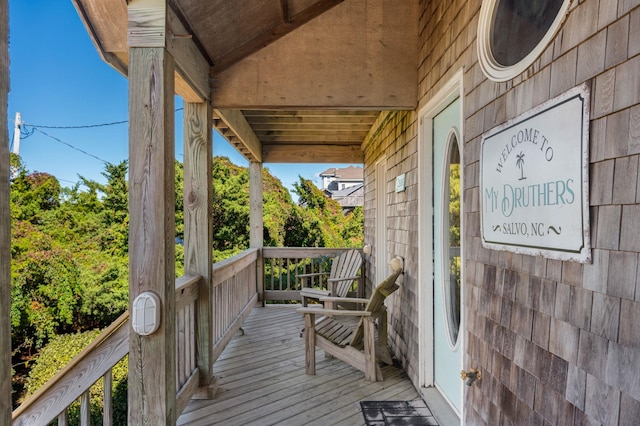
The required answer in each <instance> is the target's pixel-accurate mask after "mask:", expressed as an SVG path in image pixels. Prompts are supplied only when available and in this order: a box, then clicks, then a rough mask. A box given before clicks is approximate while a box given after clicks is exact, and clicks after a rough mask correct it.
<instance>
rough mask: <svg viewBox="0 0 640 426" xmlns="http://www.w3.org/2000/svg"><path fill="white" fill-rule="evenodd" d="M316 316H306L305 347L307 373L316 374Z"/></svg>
mask: <svg viewBox="0 0 640 426" xmlns="http://www.w3.org/2000/svg"><path fill="white" fill-rule="evenodd" d="M315 323H316V315H315V314H304V347H305V368H306V373H307V374H310V375H315V374H316V329H315Z"/></svg>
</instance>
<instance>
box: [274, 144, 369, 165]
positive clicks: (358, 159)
mask: <svg viewBox="0 0 640 426" xmlns="http://www.w3.org/2000/svg"><path fill="white" fill-rule="evenodd" d="M262 161H264V162H265V163H363V162H364V154H363V152H362V150H361V149H360V145H320V144H318V145H313V144H308V145H264V146H263V148H262Z"/></svg>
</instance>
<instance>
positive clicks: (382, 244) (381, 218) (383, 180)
mask: <svg viewBox="0 0 640 426" xmlns="http://www.w3.org/2000/svg"><path fill="white" fill-rule="evenodd" d="M375 176H376V184H375V188H376V246H375V247H374V249H375V254H376V275H375V280H374V281H373V282H374V284H372V285H375V283H377V282H380V280H382V279H383V278H384V277H386V276H387V269H388V263H389V260H390V259H388V254H387V252H388V244H387V156H386V155H383V156H382V157H380V158H379V159H378V161H376V170H375Z"/></svg>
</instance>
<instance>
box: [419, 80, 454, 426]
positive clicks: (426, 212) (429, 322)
mask: <svg viewBox="0 0 640 426" xmlns="http://www.w3.org/2000/svg"><path fill="white" fill-rule="evenodd" d="M463 78H464V69H462V68H461V69H460V70H458V71H457V72H456V73H455V74H454V75H453V77H452V78H450V79H449V81H448V82H447V83H446V84H445V85H444V86H443V87H442V88H441V89H440V90H439V91H438V92H437V93H436V95H435V96H434V97H432V98H431V99H430V100H429V101H428V102H427V103H426V105H425V106H423V107H422V108H420V110H419V111H418V165H419V167H418V193H419V194H420V195H419V197H418V203H419V205H418V218H419V220H418V247H419V250H418V252H419V254H418V256H419V262H418V277H419V282H418V321H419V326H418V335H419V342H418V357H419V363H418V378H419V385H420V388H427V387H433V386H434V385H435V381H434V370H433V364H434V355H433V350H434V336H433V303H434V295H433V280H434V265H433V262H434V252H433V251H434V241H433V220H434V210H433V209H434V206H433V204H434V202H433V201H434V200H433V181H432V179H433V178H432V176H433V118H434V117H435V116H436V115H438V114H439V113H440V112H441V111H443V110H444V109H445V108H446V107H447V106H448V105H449V104H450V103H451V102H453V101H454V100H455V99H456V98H459V99H460V128H459V132H460V135H459V137H460V140H459V144H460V153H461V157H460V165H461V166H460V169H461V170H460V177H461V182H463V188H462V191H461V200H460V203H461V206H460V210H461V216H462V217H461V228H462V230H461V233H462V234H461V238H460V245H461V247H460V250H461V254H462V253H463V251H464V250H463V244H464V234H463V233H464V222H465V221H464V209H463V207H464V203H463V200H464V119H463V118H464V96H463V95H464V91H463ZM462 262H463V263H462V271H463V272H462V278H461V279H462V283H464V279H465V278H464V258H463V260H462ZM462 289H463V290H462V291H461V301H464V285H463V286H462ZM464 317H465V315H464V303H463V306H462V309H461V320H460V323H461V329H460V333H461V335H460V338H461V339H462V341H461V345H460V350H461V351H462V358H463V360H464V354H465V351H466V339H464V327H463V325H464ZM461 386H462V381H461ZM463 392H464V391H463ZM462 399H463V401H464V393H463V394H462ZM463 418H464V403H463V404H461V412H460V419H463Z"/></svg>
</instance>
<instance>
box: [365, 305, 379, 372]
mask: <svg viewBox="0 0 640 426" xmlns="http://www.w3.org/2000/svg"><path fill="white" fill-rule="evenodd" d="M363 326H364V361H365V371H364V377H365V378H366V379H367V380H371V381H372V382H375V381H376V366H377V364H376V363H377V361H376V337H375V324H374V319H373V318H371V317H366V318H364V321H363Z"/></svg>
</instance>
